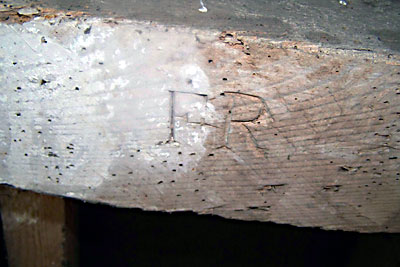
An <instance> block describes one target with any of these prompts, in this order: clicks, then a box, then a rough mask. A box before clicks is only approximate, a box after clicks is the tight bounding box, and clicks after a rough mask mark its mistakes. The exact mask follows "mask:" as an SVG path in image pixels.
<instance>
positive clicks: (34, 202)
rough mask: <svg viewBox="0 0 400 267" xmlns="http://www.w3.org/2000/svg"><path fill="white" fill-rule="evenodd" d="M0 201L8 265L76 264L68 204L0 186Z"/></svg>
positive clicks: (74, 242)
mask: <svg viewBox="0 0 400 267" xmlns="http://www.w3.org/2000/svg"><path fill="white" fill-rule="evenodd" d="M0 204H1V216H2V221H3V231H4V237H5V241H6V247H7V254H8V263H9V266H77V242H76V240H75V238H76V237H75V236H74V235H75V231H76V229H74V227H75V225H76V221H74V220H76V217H75V216H73V214H74V211H73V209H74V207H73V206H72V204H71V203H69V204H66V201H64V200H63V199H62V198H57V197H53V196H46V195H41V194H37V193H33V192H28V191H22V190H18V189H14V188H11V187H6V186H1V187H0ZM67 217H68V219H67ZM73 218H75V219H73ZM71 220H72V221H71Z"/></svg>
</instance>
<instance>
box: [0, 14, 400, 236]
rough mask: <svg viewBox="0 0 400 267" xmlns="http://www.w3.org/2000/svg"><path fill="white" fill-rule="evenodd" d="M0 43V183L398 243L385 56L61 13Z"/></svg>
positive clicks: (393, 120)
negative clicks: (389, 236) (379, 236)
mask: <svg viewBox="0 0 400 267" xmlns="http://www.w3.org/2000/svg"><path fill="white" fill-rule="evenodd" d="M0 32H1V33H0V36H1V37H0V38H1V39H0V44H1V47H0V53H1V55H2V59H1V62H0V64H1V65H0V68H1V71H2V73H1V81H2V89H1V92H0V100H1V102H0V116H1V125H0V127H1V131H0V138H1V146H0V149H1V160H2V161H1V166H0V178H1V181H2V183H7V184H12V185H15V186H17V187H21V188H25V189H31V190H36V191H43V192H48V193H52V194H59V195H64V196H70V197H75V198H79V199H84V200H88V201H96V202H97V201H99V202H104V203H109V204H112V205H116V206H121V207H139V208H143V209H147V210H161V211H180V210H192V211H195V212H197V213H200V214H204V213H211V214H217V215H221V216H224V217H227V218H235V219H243V220H261V221H273V222H277V223H290V224H293V225H297V226H314V227H322V228H325V229H343V230H353V231H361V232H378V231H385V232H399V231H400V181H399V178H400V174H399V170H400V168H399V166H400V161H399V154H400V153H399V149H400V144H399V141H400V139H399V138H400V133H399V132H400V131H399V117H400V105H399V104H400V91H399V86H400V67H399V64H400V60H399V57H398V55H397V54H396V53H394V54H390V55H387V54H380V53H378V52H368V51H359V50H347V49H334V48H322V47H320V46H318V45H316V44H310V43H305V42H295V41H279V42H278V41H273V40H269V39H263V38H258V37H255V36H246V37H244V36H241V33H240V32H218V31H211V30H196V29H191V28H185V27H172V26H168V27H166V26H162V25H158V24H156V23H142V22H140V23H139V22H133V21H127V20H119V21H116V20H113V19H96V18H73V17H63V16H58V17H56V18H51V19H50V20H45V19H40V18H39V19H37V20H35V21H31V22H27V23H25V24H23V25H18V24H1V25H0Z"/></svg>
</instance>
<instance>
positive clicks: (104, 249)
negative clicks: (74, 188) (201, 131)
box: [0, 200, 400, 267]
mask: <svg viewBox="0 0 400 267" xmlns="http://www.w3.org/2000/svg"><path fill="white" fill-rule="evenodd" d="M68 201H73V202H74V204H75V205H76V206H77V208H78V218H77V220H78V222H79V228H78V238H79V252H80V266H85V267H89V266H384V267H390V266H400V234H385V233H376V234H360V233H355V232H343V231H325V230H321V229H317V228H300V227H294V226H289V225H279V224H274V223H266V222H246V221H237V220H229V219H224V218H221V217H218V216H211V215H196V214H195V213H192V212H176V213H163V212H148V211H147V212H146V211H142V210H139V209H122V208H113V207H110V206H106V205H100V204H88V203H83V202H81V201H77V200H68ZM1 241H2V242H1V246H0V248H1V249H0V254H1V255H0V256H1V257H0V266H7V262H6V260H7V259H6V251H5V248H4V241H3V238H2V236H1Z"/></svg>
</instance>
